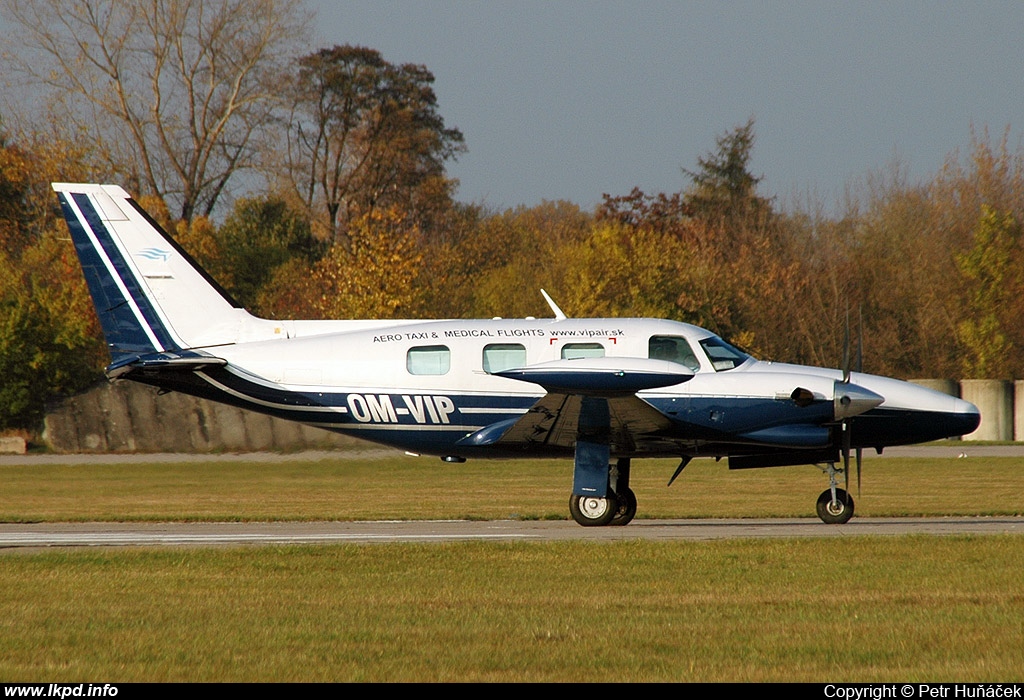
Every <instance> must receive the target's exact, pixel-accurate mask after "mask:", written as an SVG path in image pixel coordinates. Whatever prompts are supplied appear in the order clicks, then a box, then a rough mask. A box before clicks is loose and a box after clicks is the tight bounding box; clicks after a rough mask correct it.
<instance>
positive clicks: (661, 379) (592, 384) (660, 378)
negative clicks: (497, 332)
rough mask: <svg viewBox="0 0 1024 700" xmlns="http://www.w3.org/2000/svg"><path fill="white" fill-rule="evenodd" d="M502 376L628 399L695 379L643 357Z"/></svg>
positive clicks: (591, 360)
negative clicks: (636, 394)
mask: <svg viewBox="0 0 1024 700" xmlns="http://www.w3.org/2000/svg"><path fill="white" fill-rule="evenodd" d="M494 374H496V375H497V376H499V377H505V378H507V379H517V380H519V381H523V382H530V383H532V384H539V385H540V386H542V387H544V389H545V390H546V391H548V392H551V393H559V394H576V395H580V396H605V397H610V396H628V395H630V394H635V393H636V392H638V391H644V390H646V389H658V388H661V387H666V386H674V385H676V384H682V383H683V382H685V381H689V380H690V379H693V372H692V371H691V370H690V369H689V368H688V367H684V366H683V365H680V364H676V363H675V362H667V361H665V360H650V359H647V358H642V357H588V358H581V359H578V360H555V361H553V362H542V363H540V364H536V365H529V366H527V367H519V368H516V369H507V370H503V371H501V372H494Z"/></svg>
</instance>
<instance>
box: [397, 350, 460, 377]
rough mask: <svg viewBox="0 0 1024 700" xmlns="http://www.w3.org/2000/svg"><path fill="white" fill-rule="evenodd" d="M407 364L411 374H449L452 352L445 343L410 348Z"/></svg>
mask: <svg viewBox="0 0 1024 700" xmlns="http://www.w3.org/2000/svg"><path fill="white" fill-rule="evenodd" d="M405 366H406V369H408V370H409V374H448V370H449V369H451V367H452V353H451V350H449V349H448V347H447V346H445V345H422V346H420V347H416V348H409V353H408V354H407V355H406V357H405Z"/></svg>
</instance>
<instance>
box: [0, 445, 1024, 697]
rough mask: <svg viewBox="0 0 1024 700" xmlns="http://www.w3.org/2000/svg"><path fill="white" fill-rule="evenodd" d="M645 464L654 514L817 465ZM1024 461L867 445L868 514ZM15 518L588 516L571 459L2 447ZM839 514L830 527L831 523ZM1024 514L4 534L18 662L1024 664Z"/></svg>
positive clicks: (746, 505)
mask: <svg viewBox="0 0 1024 700" xmlns="http://www.w3.org/2000/svg"><path fill="white" fill-rule="evenodd" d="M673 466H674V465H672V464H671V463H667V462H661V463H655V462H651V463H647V462H639V463H637V464H636V466H635V467H634V488H635V490H636V491H637V495H638V498H639V501H640V514H641V515H640V517H644V516H649V517H697V516H700V517H705V516H712V517H714V516H728V517H737V516H739V517H742V516H749V517H755V516H756V517H760V516H772V515H777V516H794V515H797V516H808V517H811V513H812V510H813V502H814V498H815V497H816V496H817V494H818V493H819V492H820V491H821V490H822V489H823V488H824V487H825V484H826V480H825V479H824V478H823V477H822V476H821V475H820V474H818V473H817V470H815V469H813V468H799V467H795V468H785V469H777V470H759V471H753V472H736V473H728V472H727V470H726V469H725V467H724V465H721V464H716V463H714V462H704V461H697V462H695V463H694V464H693V465H691V466H690V467H688V468H687V470H686V471H685V472H684V473H683V475H682V476H681V477H680V478H679V480H678V481H677V482H676V484H674V485H673V487H672V488H671V489H666V488H665V482H666V481H667V479H668V476H669V475H670V474H671V472H672V469H673ZM1022 466H1024V464H1022V460H1018V459H1009V458H1001V459H989V460H980V459H977V460H976V459H964V460H922V459H905V460H902V459H899V460H898V459H885V460H869V461H867V462H866V464H865V482H864V493H863V495H862V497H861V498H860V499H858V514H861V515H940V514H947V513H948V514H958V515H972V514H973V515H981V514H1002V515H1010V514H1020V513H1021V512H1022V511H1024V503H1022V501H1024V498H1022V496H1021V494H1022V493H1024V488H1022V487H1024V469H1021V467H1022ZM0 476H2V479H3V481H2V483H3V487H2V488H3V497H2V506H0V519H3V520H5V521H8V522H10V521H38V520H50V521H62V520H167V519H174V520H203V519H214V520H239V519H254V520H265V519H278V520H288V519H322V518H326V519H363V518H425V517H431V518H433V517H444V518H452V517H471V518H508V517H520V518H552V517H558V518H564V517H566V502H567V500H568V488H569V483H570V480H571V466H570V465H569V464H567V463H565V462H506V463H502V462H478V463H472V462H471V463H467V464H464V465H446V464H442V463H440V462H438V461H437V460H428V459H426V458H422V459H412V458H395V459H383V460H367V461H365V462H359V461H350V460H346V461H339V460H330V461H324V462H317V463H311V462H305V463H303V462H301V461H300V462H295V463H287V464H251V463H239V464H233V463H231V464H226V463H212V462H211V463H196V464H174V465H150V466H146V465H142V466H135V465H133V466H117V467H114V466H110V465H102V466H76V467H69V466H45V467H39V466H34V467H3V468H0ZM823 527H825V526H824V525H823ZM1022 571H1024V536H991V537H913V536H908V537H878V538H859V537H858V538H843V539H841V540H837V539H831V538H830V539H822V540H795V539H794V540H756V541H754V540H736V541H716V542H642V541H622V542H614V543H609V542H606V543H601V544H598V543H588V542H560V543H479V542H473V543H452V544H434V545H422V544H421V545H411V544H375V545H337V546H293V547H276V546H274V547H246V548H209V549H199V548H164V549H145V548H138V549H116V550H114V549H112V550H67V551H44V552H25V551H22V552H18V553H11V554H7V555H3V556H2V557H0V680H4V681H8V682H14V681H39V682H72V681H73V682H82V681H85V682H127V681H165V680H177V681H818V682H825V681H828V682H842V681H860V682H868V681H908V682H914V681H921V682H939V681H964V682H981V681H1001V682H1007V681H1022V680H1024V581H1022V575H1021V572H1022Z"/></svg>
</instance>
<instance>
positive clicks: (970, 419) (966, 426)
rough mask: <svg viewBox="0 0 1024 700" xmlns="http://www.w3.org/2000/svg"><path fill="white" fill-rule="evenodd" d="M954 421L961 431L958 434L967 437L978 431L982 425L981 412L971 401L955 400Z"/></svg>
mask: <svg viewBox="0 0 1024 700" xmlns="http://www.w3.org/2000/svg"><path fill="white" fill-rule="evenodd" d="M952 420H953V421H954V422H955V423H956V425H957V429H958V430H959V431H960V432H958V433H956V434H957V435H967V434H968V433H973V432H974V431H975V430H977V429H978V424H979V423H981V411H979V410H978V407H977V406H975V405H974V404H973V403H971V402H970V401H964V400H963V399H954V400H953V415H952Z"/></svg>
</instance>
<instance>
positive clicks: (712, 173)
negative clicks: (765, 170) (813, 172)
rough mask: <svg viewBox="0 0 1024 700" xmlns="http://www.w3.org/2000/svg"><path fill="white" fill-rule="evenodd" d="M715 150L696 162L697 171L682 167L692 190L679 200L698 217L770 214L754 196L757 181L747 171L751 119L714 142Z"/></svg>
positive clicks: (767, 203)
mask: <svg viewBox="0 0 1024 700" xmlns="http://www.w3.org/2000/svg"><path fill="white" fill-rule="evenodd" d="M715 144H716V146H717V150H715V151H714V152H712V153H708V154H707V155H705V156H703V157H701V158H698V159H697V170H687V169H686V168H683V173H685V174H686V175H688V176H689V177H690V179H691V180H692V181H693V187H692V188H691V189H690V190H689V191H688V192H687V193H686V195H685V197H684V198H683V201H684V203H685V204H686V205H687V206H688V207H689V210H690V212H691V213H692V214H693V215H694V216H697V217H702V218H715V219H719V218H725V219H734V218H736V217H737V216H746V215H751V214H754V215H757V214H764V213H767V212H770V211H771V203H770V201H769V200H767V199H764V198H762V197H759V196H758V195H757V184H758V183H759V182H760V181H761V178H759V177H755V176H754V175H753V174H751V172H750V158H751V156H752V154H753V150H754V119H753V117H751V118H750V119H748V120H747V123H746V124H744V125H742V126H738V127H736V128H734V129H733V130H732V131H729V132H726V133H725V134H724V135H722V136H720V137H719V138H718V139H716V141H715Z"/></svg>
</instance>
